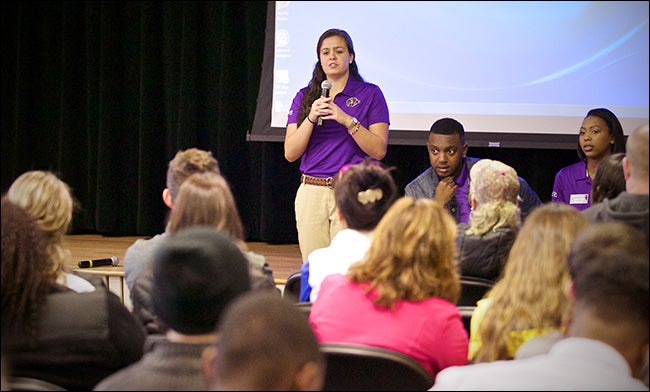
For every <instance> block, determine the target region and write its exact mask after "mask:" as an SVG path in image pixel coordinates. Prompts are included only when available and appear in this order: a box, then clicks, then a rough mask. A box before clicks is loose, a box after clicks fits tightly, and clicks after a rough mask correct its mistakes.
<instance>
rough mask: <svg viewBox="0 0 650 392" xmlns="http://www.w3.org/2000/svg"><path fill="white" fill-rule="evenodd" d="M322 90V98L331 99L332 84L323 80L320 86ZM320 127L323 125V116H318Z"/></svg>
mask: <svg viewBox="0 0 650 392" xmlns="http://www.w3.org/2000/svg"><path fill="white" fill-rule="evenodd" d="M320 88H321V89H322V90H323V93H322V94H321V97H325V98H329V96H330V89H331V88H332V83H331V82H330V81H329V80H327V79H325V80H323V83H321V84H320ZM318 125H323V116H318Z"/></svg>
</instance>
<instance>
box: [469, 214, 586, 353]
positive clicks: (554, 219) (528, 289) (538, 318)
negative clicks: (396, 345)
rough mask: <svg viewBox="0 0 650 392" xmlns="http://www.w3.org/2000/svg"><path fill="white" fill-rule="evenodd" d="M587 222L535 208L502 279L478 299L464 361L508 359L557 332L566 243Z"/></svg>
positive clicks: (563, 301)
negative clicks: (525, 344) (528, 342)
mask: <svg viewBox="0 0 650 392" xmlns="http://www.w3.org/2000/svg"><path fill="white" fill-rule="evenodd" d="M587 224H588V223H587V219H585V217H584V216H583V215H582V214H581V213H580V211H578V210H577V209H575V208H573V207H570V206H568V205H566V204H561V203H547V204H544V205H542V206H541V207H538V208H537V209H535V210H534V211H533V212H532V213H531V214H530V216H529V217H528V219H527V220H526V222H524V224H523V225H522V227H521V230H520V231H519V234H517V238H516V239H515V242H514V243H513V245H512V248H511V249H510V254H509V256H508V260H507V261H506V265H505V268H504V270H503V274H502V275H501V278H500V279H499V280H497V282H496V283H495V284H494V286H493V287H492V289H490V291H489V292H488V293H487V294H486V295H485V297H483V299H481V300H479V301H478V303H477V307H476V309H475V310H474V313H473V314H472V318H471V322H470V345H469V359H470V360H471V361H473V362H492V361H496V360H499V359H512V358H514V356H515V353H516V351H517V349H518V348H519V346H520V345H521V344H522V343H523V342H525V341H526V340H528V339H532V338H534V337H536V336H539V335H543V334H545V333H548V332H552V331H555V330H558V329H560V328H561V327H562V318H563V316H565V315H566V314H567V308H568V307H569V306H570V304H569V302H568V300H567V298H566V295H564V287H565V284H566V282H567V281H568V280H569V270H568V267H567V263H566V258H567V255H568V253H569V247H570V245H571V241H573V238H574V237H575V236H576V234H577V233H578V232H579V231H580V230H581V229H582V228H584V227H585V226H587Z"/></svg>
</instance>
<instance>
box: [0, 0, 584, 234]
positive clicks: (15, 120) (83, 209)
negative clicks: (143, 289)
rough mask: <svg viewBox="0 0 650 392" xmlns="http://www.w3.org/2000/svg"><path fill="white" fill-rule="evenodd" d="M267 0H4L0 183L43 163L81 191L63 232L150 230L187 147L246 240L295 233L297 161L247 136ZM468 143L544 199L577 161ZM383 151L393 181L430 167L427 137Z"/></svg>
mask: <svg viewBox="0 0 650 392" xmlns="http://www.w3.org/2000/svg"><path fill="white" fill-rule="evenodd" d="M266 12H267V4H266V2H263V1H220V2H207V1H169V2H133V1H128V2H109V1H102V2H95V1H92V2H77V1H74V2H70V1H65V2H58V1H57V2H31V1H30V2H10V1H5V2H3V4H2V16H1V18H2V178H1V182H2V192H3V193H4V192H6V190H7V188H8V187H9V185H10V184H11V182H12V181H13V180H14V179H15V178H16V177H18V176H19V175H20V174H22V173H23V172H25V171H27V170H33V169H42V170H51V171H53V172H55V173H57V174H58V175H59V176H60V177H61V178H62V179H63V180H64V181H65V182H67V183H68V184H69V185H70V186H71V188H72V190H73V193H74V195H75V197H76V199H77V201H78V204H79V209H78V211H77V212H76V213H75V217H74V220H73V226H72V231H71V232H72V233H99V234H104V235H153V234H156V233H159V232H161V231H163V229H164V225H165V221H166V218H167V213H168V211H167V208H166V206H165V205H164V204H163V202H162V198H161V194H162V190H163V188H164V187H165V173H166V170H167V163H168V162H169V160H170V159H171V158H172V157H173V156H174V154H175V153H176V152H177V151H178V150H180V149H185V148H189V147H198V148H203V149H206V150H210V151H212V152H213V154H214V155H215V156H216V157H217V159H218V160H219V162H220V166H221V170H222V172H223V174H224V175H225V177H226V178H227V179H228V181H229V182H230V184H231V186H232V189H233V193H234V195H235V198H236V200H237V203H238V207H239V211H240V214H241V216H242V220H243V222H244V225H245V227H246V230H247V239H248V240H250V241H266V242H272V243H274V242H277V243H280V242H292V243H295V242H297V235H296V231H295V220H294V213H293V198H294V196H295V191H296V189H297V187H298V180H299V174H300V173H299V168H298V162H294V163H288V162H287V161H286V160H285V159H284V154H283V146H282V143H278V142H247V141H246V132H247V131H248V130H249V129H250V127H251V125H252V123H253V118H254V114H255V106H256V99H257V96H258V89H259V88H260V76H261V67H262V58H263V50H264V40H265V28H266ZM315 41H316V39H315V40H314V42H315ZM306 55H310V54H306ZM306 72H307V73H310V72H311V70H307V71H306ZM377 83H378V84H379V85H381V82H380V81H377ZM433 121H435V119H432V122H433ZM578 127H579V124H576V129H577V128H578ZM423 145H424V140H423ZM470 150H472V149H470ZM471 152H472V153H474V152H475V153H474V154H470V155H475V156H483V157H494V158H495V159H502V160H504V161H506V163H509V164H511V165H513V166H514V167H515V169H517V170H518V171H519V173H520V175H522V176H523V177H525V178H526V179H527V180H528V181H529V182H530V183H531V185H532V186H533V187H534V188H535V189H536V190H537V191H538V193H539V194H540V197H541V198H542V200H548V199H550V185H552V181H553V178H552V177H553V175H554V173H555V171H556V170H557V169H558V168H559V167H561V166H563V165H565V164H568V163H573V162H575V161H576V160H577V155H576V154H575V151H568V150H561V151H550V153H549V151H548V150H540V151H537V150H530V149H528V150H510V151H508V150H500V151H488V150H487V149H480V148H477V149H474V150H473V151H471ZM495 154H496V155H495ZM551 157H552V158H551ZM385 163H386V164H387V165H392V166H395V167H396V168H397V170H396V172H395V174H396V178H397V181H398V183H399V185H400V187H402V189H403V186H404V185H405V184H406V182H408V180H410V179H411V178H413V177H414V176H415V175H417V174H418V173H419V172H420V171H422V170H424V169H425V168H426V167H427V165H428V161H427V156H426V149H425V148H424V147H422V146H389V151H388V156H387V158H386V159H385ZM536 167H537V169H536ZM540 170H541V171H540Z"/></svg>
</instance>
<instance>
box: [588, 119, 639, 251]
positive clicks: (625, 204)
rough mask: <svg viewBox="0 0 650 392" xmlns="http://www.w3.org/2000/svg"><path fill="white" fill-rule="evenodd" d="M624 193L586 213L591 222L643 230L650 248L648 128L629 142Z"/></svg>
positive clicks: (634, 133)
mask: <svg viewBox="0 0 650 392" xmlns="http://www.w3.org/2000/svg"><path fill="white" fill-rule="evenodd" d="M623 175H624V176H625V191H623V192H621V193H619V195H618V196H616V197H615V198H613V199H605V200H603V201H602V202H600V203H598V204H597V205H594V206H592V207H590V208H588V209H586V210H585V211H584V212H583V213H584V215H585V216H586V217H587V219H588V220H589V221H590V222H606V221H611V220H615V221H621V222H624V223H626V224H628V225H631V226H633V227H636V228H637V229H639V230H641V231H642V232H643V234H644V235H645V241H646V244H648V243H649V242H648V209H649V208H650V207H649V202H650V199H648V124H645V125H643V126H641V127H639V128H637V129H635V130H634V132H632V134H631V135H630V136H628V138H627V154H626V155H625V157H624V158H623Z"/></svg>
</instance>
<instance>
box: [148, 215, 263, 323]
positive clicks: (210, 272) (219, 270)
mask: <svg viewBox="0 0 650 392" xmlns="http://www.w3.org/2000/svg"><path fill="white" fill-rule="evenodd" d="M234 241H235V240H234V238H233V237H232V236H230V235H229V234H228V233H225V232H223V231H220V230H218V229H216V228H215V227H211V226H194V227H189V228H186V229H182V230H180V231H178V232H176V233H173V234H172V235H170V237H169V238H168V240H167V241H165V242H164V243H162V244H160V246H159V247H158V248H157V249H156V252H155V254H154V258H153V285H152V290H151V299H152V304H153V309H154V313H155V314H156V315H157V316H158V317H159V318H160V319H161V320H162V322H163V323H165V324H166V325H167V326H169V328H171V329H173V330H174V331H176V332H179V333H181V334H186V335H199V334H206V333H211V332H213V331H214V329H215V328H216V325H217V322H218V321H219V318H220V316H221V313H222V311H223V309H224V308H225V306H226V305H227V304H228V303H229V302H230V301H232V300H233V299H234V298H236V297H237V296H239V295H241V294H243V293H245V292H247V291H249V290H250V288H251V282H250V277H249V274H248V261H247V259H246V257H245V256H244V255H243V254H242V252H241V251H240V250H239V248H238V247H237V245H236V244H235V243H234Z"/></svg>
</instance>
